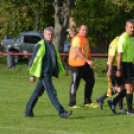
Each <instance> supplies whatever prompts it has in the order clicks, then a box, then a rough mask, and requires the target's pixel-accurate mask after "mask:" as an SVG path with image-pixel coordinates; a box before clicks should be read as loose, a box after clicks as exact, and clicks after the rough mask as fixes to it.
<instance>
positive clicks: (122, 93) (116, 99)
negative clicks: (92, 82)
mask: <svg viewBox="0 0 134 134" xmlns="http://www.w3.org/2000/svg"><path fill="white" fill-rule="evenodd" d="M125 96H126V89H123V90H122V91H121V92H120V93H119V94H118V95H117V96H116V97H115V98H114V99H113V104H114V105H116V103H117V102H118V101H119V100H120V99H122V98H123V97H125Z"/></svg>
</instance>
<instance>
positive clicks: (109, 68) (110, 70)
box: [107, 56, 114, 77]
mask: <svg viewBox="0 0 134 134" xmlns="http://www.w3.org/2000/svg"><path fill="white" fill-rule="evenodd" d="M113 62H114V56H109V64H108V71H107V76H108V77H110V76H111V75H112V68H113Z"/></svg>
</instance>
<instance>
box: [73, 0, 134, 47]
mask: <svg viewBox="0 0 134 134" xmlns="http://www.w3.org/2000/svg"><path fill="white" fill-rule="evenodd" d="M127 9H129V10H127ZM133 12H134V2H129V1H128V0H122V1H121V0H100V1H98V0H77V1H76V6H75V7H74V9H73V12H72V14H71V15H72V17H73V18H74V21H75V23H76V25H78V24H80V23H85V24H86V25H88V28H89V35H88V38H89V40H90V43H91V44H92V45H96V46H97V44H98V41H105V40H109V41H110V40H112V39H113V38H114V37H115V36H117V35H119V34H121V33H122V32H123V31H124V30H125V29H124V28H125V22H126V20H128V19H132V18H134V14H133Z"/></svg>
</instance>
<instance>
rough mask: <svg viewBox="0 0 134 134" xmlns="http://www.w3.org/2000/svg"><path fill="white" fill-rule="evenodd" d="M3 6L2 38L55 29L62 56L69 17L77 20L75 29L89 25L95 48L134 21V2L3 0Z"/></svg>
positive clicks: (91, 40) (1, 20)
mask: <svg viewBox="0 0 134 134" xmlns="http://www.w3.org/2000/svg"><path fill="white" fill-rule="evenodd" d="M0 4H1V7H0V35H1V36H4V35H10V36H11V37H12V38H13V37H16V36H18V35H19V34H20V32H24V31H43V29H44V27H46V26H49V25H52V26H55V29H56V33H57V36H56V37H59V39H57V41H56V40H55V42H56V45H57V47H58V46H60V47H59V48H61V49H60V51H61V52H62V50H63V44H64V41H63V40H64V39H65V36H66V35H65V31H66V29H67V27H69V25H68V21H69V16H71V17H73V18H74V21H75V24H76V25H75V26H74V29H76V26H77V25H79V24H81V23H84V24H86V25H88V27H89V35H88V38H89V40H90V42H91V43H92V44H93V45H97V42H98V41H101V40H106V39H108V40H109V41H110V40H112V39H113V38H114V37H115V36H117V35H119V34H121V33H122V32H123V31H124V27H125V22H126V20H128V19H134V14H133V13H134V2H133V1H130V0H99V1H98V0H53V1H51V0H32V1H31V0H1V1H0ZM73 7H74V8H73ZM70 13H71V15H70ZM58 32H60V33H61V34H59V33H58ZM58 34H59V35H58ZM1 38H3V37H1ZM61 40H62V41H61Z"/></svg>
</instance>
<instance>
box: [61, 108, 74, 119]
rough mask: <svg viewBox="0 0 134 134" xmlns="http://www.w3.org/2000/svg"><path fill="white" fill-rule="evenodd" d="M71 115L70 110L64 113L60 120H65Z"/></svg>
mask: <svg viewBox="0 0 134 134" xmlns="http://www.w3.org/2000/svg"><path fill="white" fill-rule="evenodd" d="M72 113H73V111H72V110H70V111H65V112H64V113H63V116H62V117H61V118H62V119H65V118H67V117H69V116H70V115H71V114H72Z"/></svg>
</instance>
